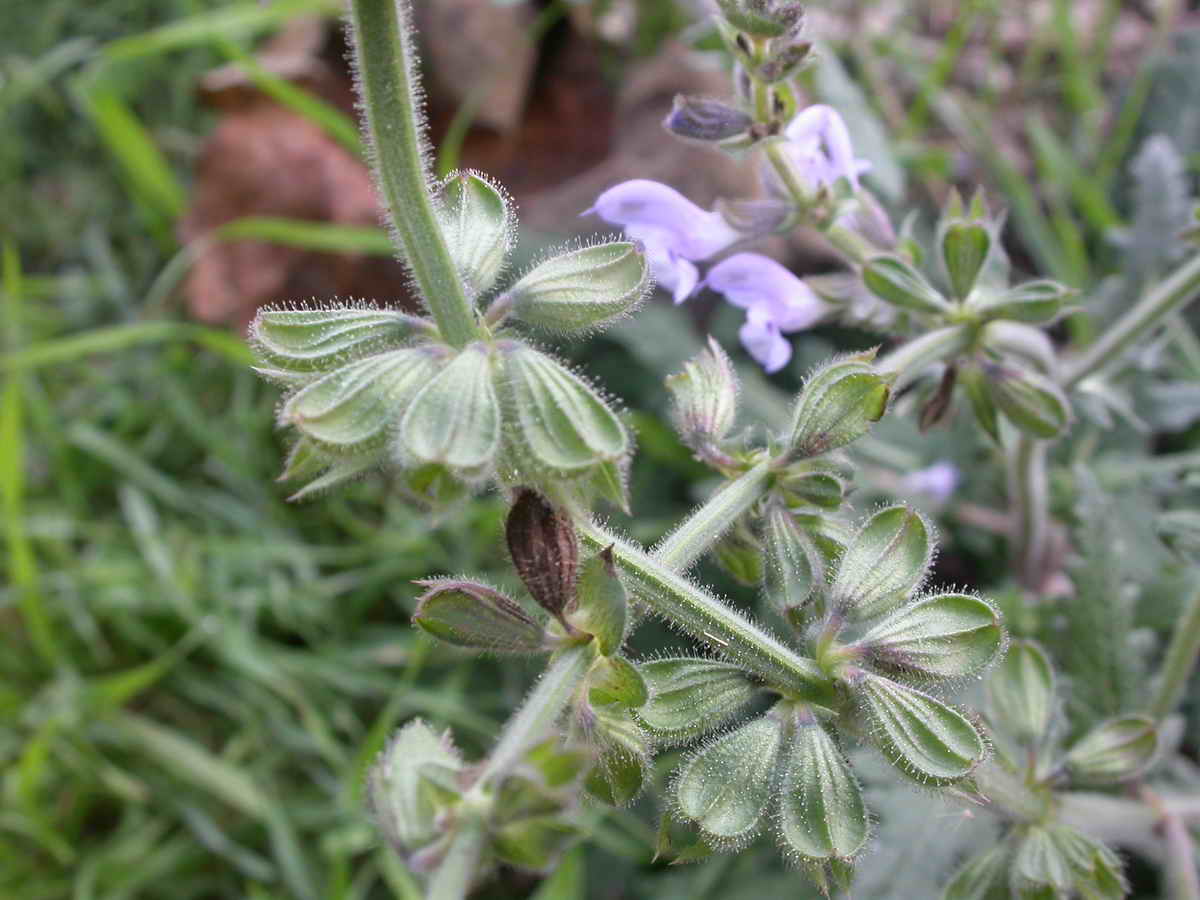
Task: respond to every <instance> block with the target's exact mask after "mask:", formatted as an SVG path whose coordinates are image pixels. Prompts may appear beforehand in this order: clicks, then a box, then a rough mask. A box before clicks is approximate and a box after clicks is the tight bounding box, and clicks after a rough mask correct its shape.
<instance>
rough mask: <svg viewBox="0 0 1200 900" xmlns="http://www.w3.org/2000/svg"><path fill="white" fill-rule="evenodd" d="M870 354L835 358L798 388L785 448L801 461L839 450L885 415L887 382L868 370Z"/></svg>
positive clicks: (873, 371)
mask: <svg viewBox="0 0 1200 900" xmlns="http://www.w3.org/2000/svg"><path fill="white" fill-rule="evenodd" d="M874 358H875V352H874V351H869V352H866V353H859V354H856V355H854V356H849V357H844V358H841V359H835V360H832V361H830V362H828V363H826V364H825V365H824V366H822V367H821V368H820V369H818V370H817V371H815V372H814V373H813V374H812V375H811V376H810V377H809V378H808V380H807V381H806V382H805V383H804V387H803V389H802V390H801V391H800V396H799V397H798V398H797V400H796V409H795V412H794V414H793V417H792V431H791V441H790V443H791V447H792V452H793V453H794V455H796V456H797V457H801V458H807V457H811V456H819V455H820V454H822V453H828V452H829V451H830V450H836V449H837V448H838V447H844V446H845V445H846V444H849V443H851V442H853V441H856V440H858V439H859V438H860V437H862V436H863V435H864V434H866V433H867V432H868V431H869V430H870V429H871V426H872V425H873V424H875V423H876V422H878V421H879V420H880V419H881V418H882V417H883V414H884V412H886V411H887V405H888V399H889V398H890V396H891V387H890V384H891V379H890V378H888V377H887V376H884V375H880V374H879V373H878V372H876V371H875V369H874V367H873V366H872V365H871V361H872V360H873V359H874Z"/></svg>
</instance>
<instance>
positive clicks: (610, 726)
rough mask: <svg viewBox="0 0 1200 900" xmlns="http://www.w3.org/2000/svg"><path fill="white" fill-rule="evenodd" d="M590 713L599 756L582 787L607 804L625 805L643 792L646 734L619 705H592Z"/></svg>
mask: <svg viewBox="0 0 1200 900" xmlns="http://www.w3.org/2000/svg"><path fill="white" fill-rule="evenodd" d="M590 715H591V717H592V722H591V732H592V734H591V742H592V743H594V744H595V745H597V746H598V747H599V757H598V759H597V760H596V764H595V766H593V767H592V770H591V772H590V773H588V776H587V778H586V780H585V781H584V787H586V788H587V791H588V793H589V794H591V795H592V796H593V797H595V798H596V799H597V800H599V801H601V802H602V803H607V804H608V805H609V806H625V805H627V804H629V803H631V802H633V800H635V799H636V798H637V796H638V794H640V793H641V792H642V787H643V786H644V784H645V781H646V770H647V769H648V768H649V765H650V748H649V745H648V742H647V740H646V736H645V735H644V734H643V733H642V729H641V728H640V727H639V726H638V724H637V722H635V721H634V720H633V718H632V717H631V716H630V713H629V710H628V708H626V707H624V706H622V705H619V704H613V705H607V706H598V707H594V708H593V709H592V710H591V712H590Z"/></svg>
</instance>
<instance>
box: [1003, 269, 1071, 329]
mask: <svg viewBox="0 0 1200 900" xmlns="http://www.w3.org/2000/svg"><path fill="white" fill-rule="evenodd" d="M1075 294H1076V291H1073V290H1071V289H1070V288H1069V287H1067V286H1066V285H1062V284H1059V283H1058V282H1057V281H1050V280H1048V279H1042V280H1039V281H1027V282H1025V283H1024V284H1020V285H1017V286H1016V287H1015V288H1013V289H1012V290H1010V291H1007V292H1006V293H1003V294H999V295H997V296H992V297H988V298H986V299H985V300H983V302H982V303H980V305H979V311H980V312H981V313H983V314H984V315H985V316H987V317H988V318H989V319H1013V320H1015V321H1017V322H1031V323H1033V324H1036V325H1044V324H1047V323H1049V322H1053V321H1054V320H1055V319H1056V318H1058V316H1059V314H1060V313H1062V311H1063V306H1064V305H1065V304H1066V302H1067V300H1069V299H1070V298H1071V297H1073V296H1075Z"/></svg>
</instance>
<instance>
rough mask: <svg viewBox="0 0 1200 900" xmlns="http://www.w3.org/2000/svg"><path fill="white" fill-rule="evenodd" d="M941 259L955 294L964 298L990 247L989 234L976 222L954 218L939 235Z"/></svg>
mask: <svg viewBox="0 0 1200 900" xmlns="http://www.w3.org/2000/svg"><path fill="white" fill-rule="evenodd" d="M941 243H942V261H943V262H944V263H945V264H946V274H947V275H949V276H950V285H951V287H952V288H953V289H954V296H956V297H957V298H958V299H959V300H965V299H966V298H967V295H968V294H970V293H971V290H972V289H973V288H974V287H975V281H976V279H977V278H978V277H979V272H980V270H981V269H983V264H984V262H986V261H987V257H988V252H989V251H990V250H991V248H992V236H991V233H990V232H989V231H988V230H987V228H986V227H984V226H983V225H981V224H979V223H978V222H955V223H953V224H951V225H948V226H947V227H946V229H945V230H944V231H943V233H942V235H941Z"/></svg>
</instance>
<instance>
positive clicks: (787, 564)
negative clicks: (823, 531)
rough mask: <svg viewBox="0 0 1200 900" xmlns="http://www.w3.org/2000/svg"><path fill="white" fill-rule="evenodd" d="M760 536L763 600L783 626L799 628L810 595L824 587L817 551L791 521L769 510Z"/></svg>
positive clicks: (780, 512)
mask: <svg viewBox="0 0 1200 900" xmlns="http://www.w3.org/2000/svg"><path fill="white" fill-rule="evenodd" d="M763 531H764V533H763V584H764V587H765V588H766V595H767V600H768V601H769V602H770V603H771V606H772V607H773V608H774V609H775V611H776V612H777V613H778V614H779V615H780V616H781V617H782V618H783V619H784V620H785V621H787V622H789V623H791V624H792V625H795V626H800V625H801V624H802V622H803V613H804V609H805V607H806V606H807V605H808V602H809V601H810V600H811V599H812V596H813V593H814V592H815V591H818V590H820V589H821V587H822V586H823V585H824V583H825V563H824V560H823V559H822V558H821V554H820V553H818V552H817V548H816V547H815V546H813V543H812V541H811V540H810V539H809V538H808V534H807V532H805V531H803V530H801V529H800V528H799V527H798V526H797V525H796V523H795V522H794V521H793V519H792V516H791V513H789V512H788V511H787V510H786V509H784V508H782V507H780V506H773V507H772V508H771V509H770V510H769V511H768V513H767V516H766V523H765V528H764V530H763Z"/></svg>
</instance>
